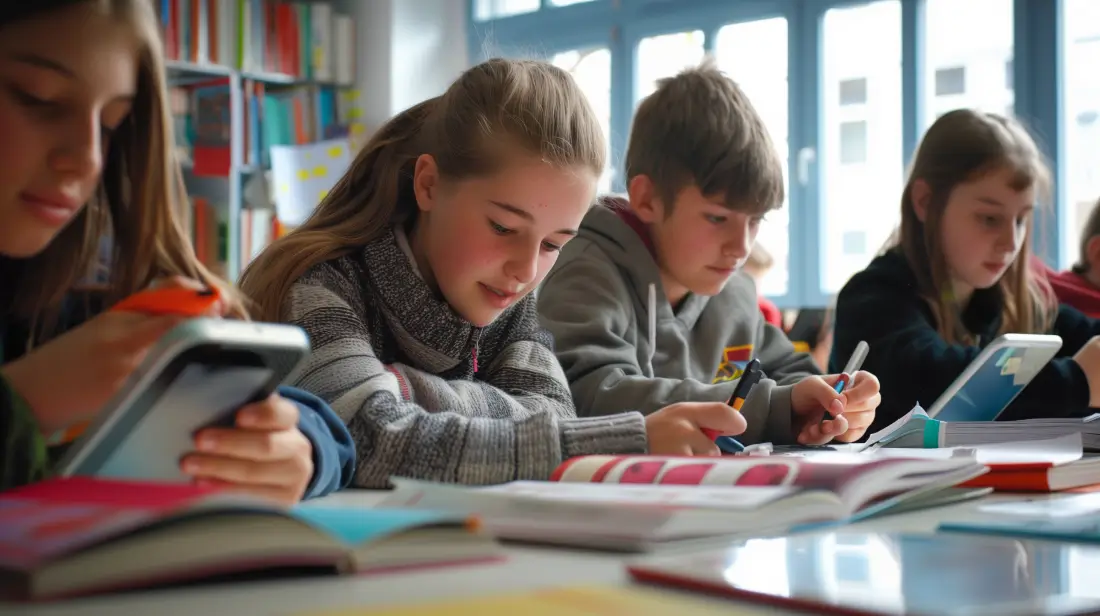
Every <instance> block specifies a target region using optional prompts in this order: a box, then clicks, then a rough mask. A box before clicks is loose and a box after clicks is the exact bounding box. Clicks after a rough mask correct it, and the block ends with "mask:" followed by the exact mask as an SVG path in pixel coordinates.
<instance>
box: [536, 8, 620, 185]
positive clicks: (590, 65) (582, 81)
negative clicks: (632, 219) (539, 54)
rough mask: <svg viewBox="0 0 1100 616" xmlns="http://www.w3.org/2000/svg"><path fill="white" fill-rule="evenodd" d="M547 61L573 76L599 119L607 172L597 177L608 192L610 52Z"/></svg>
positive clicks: (612, 160) (613, 163) (612, 164)
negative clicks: (605, 148) (605, 151)
mask: <svg viewBox="0 0 1100 616" xmlns="http://www.w3.org/2000/svg"><path fill="white" fill-rule="evenodd" d="M558 1H559V2H564V1H565V0H558ZM574 1H578V0H574ZM551 61H552V62H553V63H554V64H555V65H557V66H559V67H561V68H563V69H565V70H567V71H569V73H570V74H571V75H573V78H574V79H576V81H577V84H578V85H579V86H580V88H581V90H582V91H584V94H585V96H586V97H587V98H588V102H589V103H590V104H591V105H592V109H593V111H595V112H596V115H597V116H598V117H599V118H600V127H601V128H603V135H604V141H605V143H607V151H608V165H607V169H606V170H605V171H604V174H603V176H601V177H600V192H608V191H610V190H611V182H612V179H613V174H614V170H615V169H616V168H618V167H619V164H618V159H617V158H616V157H615V156H613V153H612V152H611V50H609V49H608V48H606V47H592V48H586V49H574V50H571V51H563V52H560V53H556V54H554V57H553V58H552V59H551Z"/></svg>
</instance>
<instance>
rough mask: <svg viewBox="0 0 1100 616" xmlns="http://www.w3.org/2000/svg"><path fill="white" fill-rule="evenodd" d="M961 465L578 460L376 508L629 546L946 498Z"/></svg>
mask: <svg viewBox="0 0 1100 616" xmlns="http://www.w3.org/2000/svg"><path fill="white" fill-rule="evenodd" d="M987 470H988V469H987V467H986V466H984V465H982V464H980V463H978V462H977V461H975V460H973V459H967V458H958V459H943V460H935V459H902V458H892V459H868V458H866V457H863V456H859V455H856V454H853V455H848V456H835V457H834V456H826V457H822V458H820V459H819V458H797V457H780V456H774V457H764V456H761V457H757V456H728V457H722V458H681V457H662V456H583V457H580V458H575V459H572V460H569V461H566V462H565V463H563V464H562V465H561V466H560V467H559V468H558V470H557V471H556V472H555V473H554V476H553V481H517V482H512V483H507V484H503V485H498V486H490V487H484V488H467V487H460V486H455V485H449V484H440V483H432V482H424V481H414V480H407V479H401V478H394V480H393V483H394V484H395V486H396V489H395V491H394V493H393V494H391V495H390V496H389V497H388V498H387V499H386V500H384V501H383V502H382V503H381V504H380V505H379V506H380V507H402V508H405V507H417V508H419V507H424V508H428V509H440V510H449V511H454V512H456V513H463V514H475V515H477V516H478V517H480V518H481V519H482V520H483V521H484V523H485V525H486V529H487V530H488V532H490V533H491V534H493V535H495V536H497V537H499V538H503V539H513V540H520V541H531V542H539V543H555V544H567V545H576V546H582V547H590V548H603V549H612V550H625V551H637V550H647V549H652V548H656V547H659V546H660V545H662V544H666V543H669V542H674V541H682V540H688V539H701V538H705V537H713V536H718V535H734V534H761V533H767V532H778V531H782V530H785V529H788V528H791V527H794V526H800V525H803V524H813V523H821V522H836V521H843V520H849V519H856V518H864V517H868V516H873V515H878V514H884V513H891V512H900V511H904V510H910V509H916V508H923V507H930V506H934V505H939V504H944V503H947V502H956V501H957V500H960V499H964V498H971V497H975V496H979V495H981V494H985V493H987V492H988V490H983V489H977V490H956V489H953V486H956V485H958V484H960V483H962V482H965V481H966V480H968V479H971V478H973V477H977V476H979V475H981V474H983V473H985V472H987Z"/></svg>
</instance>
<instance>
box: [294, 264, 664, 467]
mask: <svg viewBox="0 0 1100 616" xmlns="http://www.w3.org/2000/svg"><path fill="white" fill-rule="evenodd" d="M287 308H288V313H287V314H288V317H289V321H290V322H291V323H293V324H295V325H298V326H300V327H302V328H303V329H305V330H306V332H307V333H308V334H309V336H310V338H311V342H312V346H313V353H312V355H311V357H310V359H309V360H308V363H307V365H306V367H305V369H304V370H303V372H302V373H301V376H300V377H299V380H298V382H297V385H298V386H299V387H301V388H303V389H305V390H307V391H310V392H313V393H314V394H316V395H317V396H318V397H320V398H322V399H324V400H325V401H326V402H328V403H329V404H330V405H331V406H332V408H333V409H334V410H335V411H336V413H337V414H338V415H340V417H341V419H343V420H344V422H345V423H347V425H348V429H349V431H350V432H351V434H352V437H353V438H354V439H355V446H356V451H357V453H358V456H359V459H358V460H357V468H356V472H355V479H354V482H353V484H354V485H356V486H358V487H369V488H375V487H387V486H389V479H390V478H391V477H393V476H400V477H411V478H416V479H424V480H432V481H444V482H457V483H464V484H491V483H502V482H506V481H512V480H518V479H546V478H548V477H549V476H550V474H551V473H552V472H553V470H554V469H555V468H556V467H557V466H558V465H559V464H560V463H561V462H562V461H563V460H564V459H567V458H570V457H573V456H578V455H586V454H596V453H605V454H615V453H645V452H646V448H647V443H646V436H645V423H644V421H643V418H642V416H641V415H639V414H637V413H624V414H620V415H616V416H612V417H601V418H592V419H578V418H577V417H576V414H575V411H574V407H573V404H572V400H571V399H570V396H569V391H568V388H567V387H566V385H565V379H564V375H563V374H562V372H561V367H560V365H559V364H558V363H557V361H556V359H555V358H554V356H553V353H552V351H551V350H550V349H548V348H546V347H545V346H542V345H540V344H538V343H537V342H536V341H534V340H522V339H521V340H516V341H514V342H512V343H511V344H509V345H508V346H507V347H506V348H504V349H503V350H502V351H501V352H500V353H498V354H497V356H496V357H495V358H494V359H493V360H492V362H491V363H490V364H489V365H488V366H486V367H485V368H484V371H483V373H479V375H478V376H479V380H474V381H468V380H454V381H450V380H445V379H443V378H440V377H439V376H436V375H433V374H429V373H426V372H424V371H421V370H417V369H415V368H413V367H410V366H407V365H402V364H389V365H386V364H383V363H382V362H381V361H380V360H379V359H378V358H377V357H376V356H375V353H374V350H373V346H372V344H371V339H370V334H369V331H368V328H367V326H366V325H365V322H364V318H363V317H362V316H361V315H359V314H357V313H356V312H355V310H353V308H352V307H351V305H349V303H348V302H347V301H346V300H345V299H343V298H342V297H340V296H339V295H337V294H336V293H334V292H333V291H332V290H330V289H328V288H326V287H325V286H323V285H316V284H306V283H298V284H295V285H294V287H293V288H292V290H291V295H290V297H289V298H288V302H287ZM480 379H484V380H480Z"/></svg>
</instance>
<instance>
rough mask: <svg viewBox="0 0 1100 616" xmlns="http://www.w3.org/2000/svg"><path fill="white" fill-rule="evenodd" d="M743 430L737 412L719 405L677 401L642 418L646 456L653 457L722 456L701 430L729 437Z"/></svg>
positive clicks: (721, 404)
mask: <svg viewBox="0 0 1100 616" xmlns="http://www.w3.org/2000/svg"><path fill="white" fill-rule="evenodd" d="M747 427H748V424H747V423H745V418H744V416H742V415H741V413H738V412H737V411H735V410H733V407H731V406H728V405H726V404H723V403H721V402H677V403H676V404H670V405H668V406H666V407H664V408H663V409H661V410H659V411H657V412H656V413H652V414H650V415H648V416H646V418H645V431H646V440H647V441H648V442H649V453H650V454H651V455H657V456H718V455H722V452H721V450H719V449H718V445H715V444H714V439H712V438H710V437H708V436H707V435H706V433H705V432H703V431H704V430H713V431H714V432H717V433H718V434H720V435H724V436H732V435H734V434H741V433H742V432H744V431H745V428H747Z"/></svg>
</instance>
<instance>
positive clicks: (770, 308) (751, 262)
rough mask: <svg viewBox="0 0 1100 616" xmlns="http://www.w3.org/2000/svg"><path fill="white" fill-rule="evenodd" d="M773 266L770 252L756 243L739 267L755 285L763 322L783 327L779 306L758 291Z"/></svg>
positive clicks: (773, 261) (773, 260)
mask: <svg viewBox="0 0 1100 616" xmlns="http://www.w3.org/2000/svg"><path fill="white" fill-rule="evenodd" d="M773 267H775V259H773V258H772V254H771V253H770V252H768V249H767V248H764V247H763V246H761V245H760V244H759V243H757V244H754V245H753V247H752V250H750V251H749V256H748V259H746V260H745V265H744V266H742V268H741V269H742V270H743V271H744V272H745V275H747V276H748V277H749V278H750V279H751V280H752V282H753V284H754V285H755V286H756V304H757V305H758V306H759V307H760V314H762V315H763V316H764V322H765V323H768V324H770V325H774V326H775V327H778V328H780V329H783V313H782V312H781V311H780V310H779V306H776V305H775V302H773V301H772V300H770V299H768V298H766V297H764V294H763V293H761V292H760V285H762V284H763V282H764V277H765V276H767V275H768V272H770V271H771V270H772V268H773Z"/></svg>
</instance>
